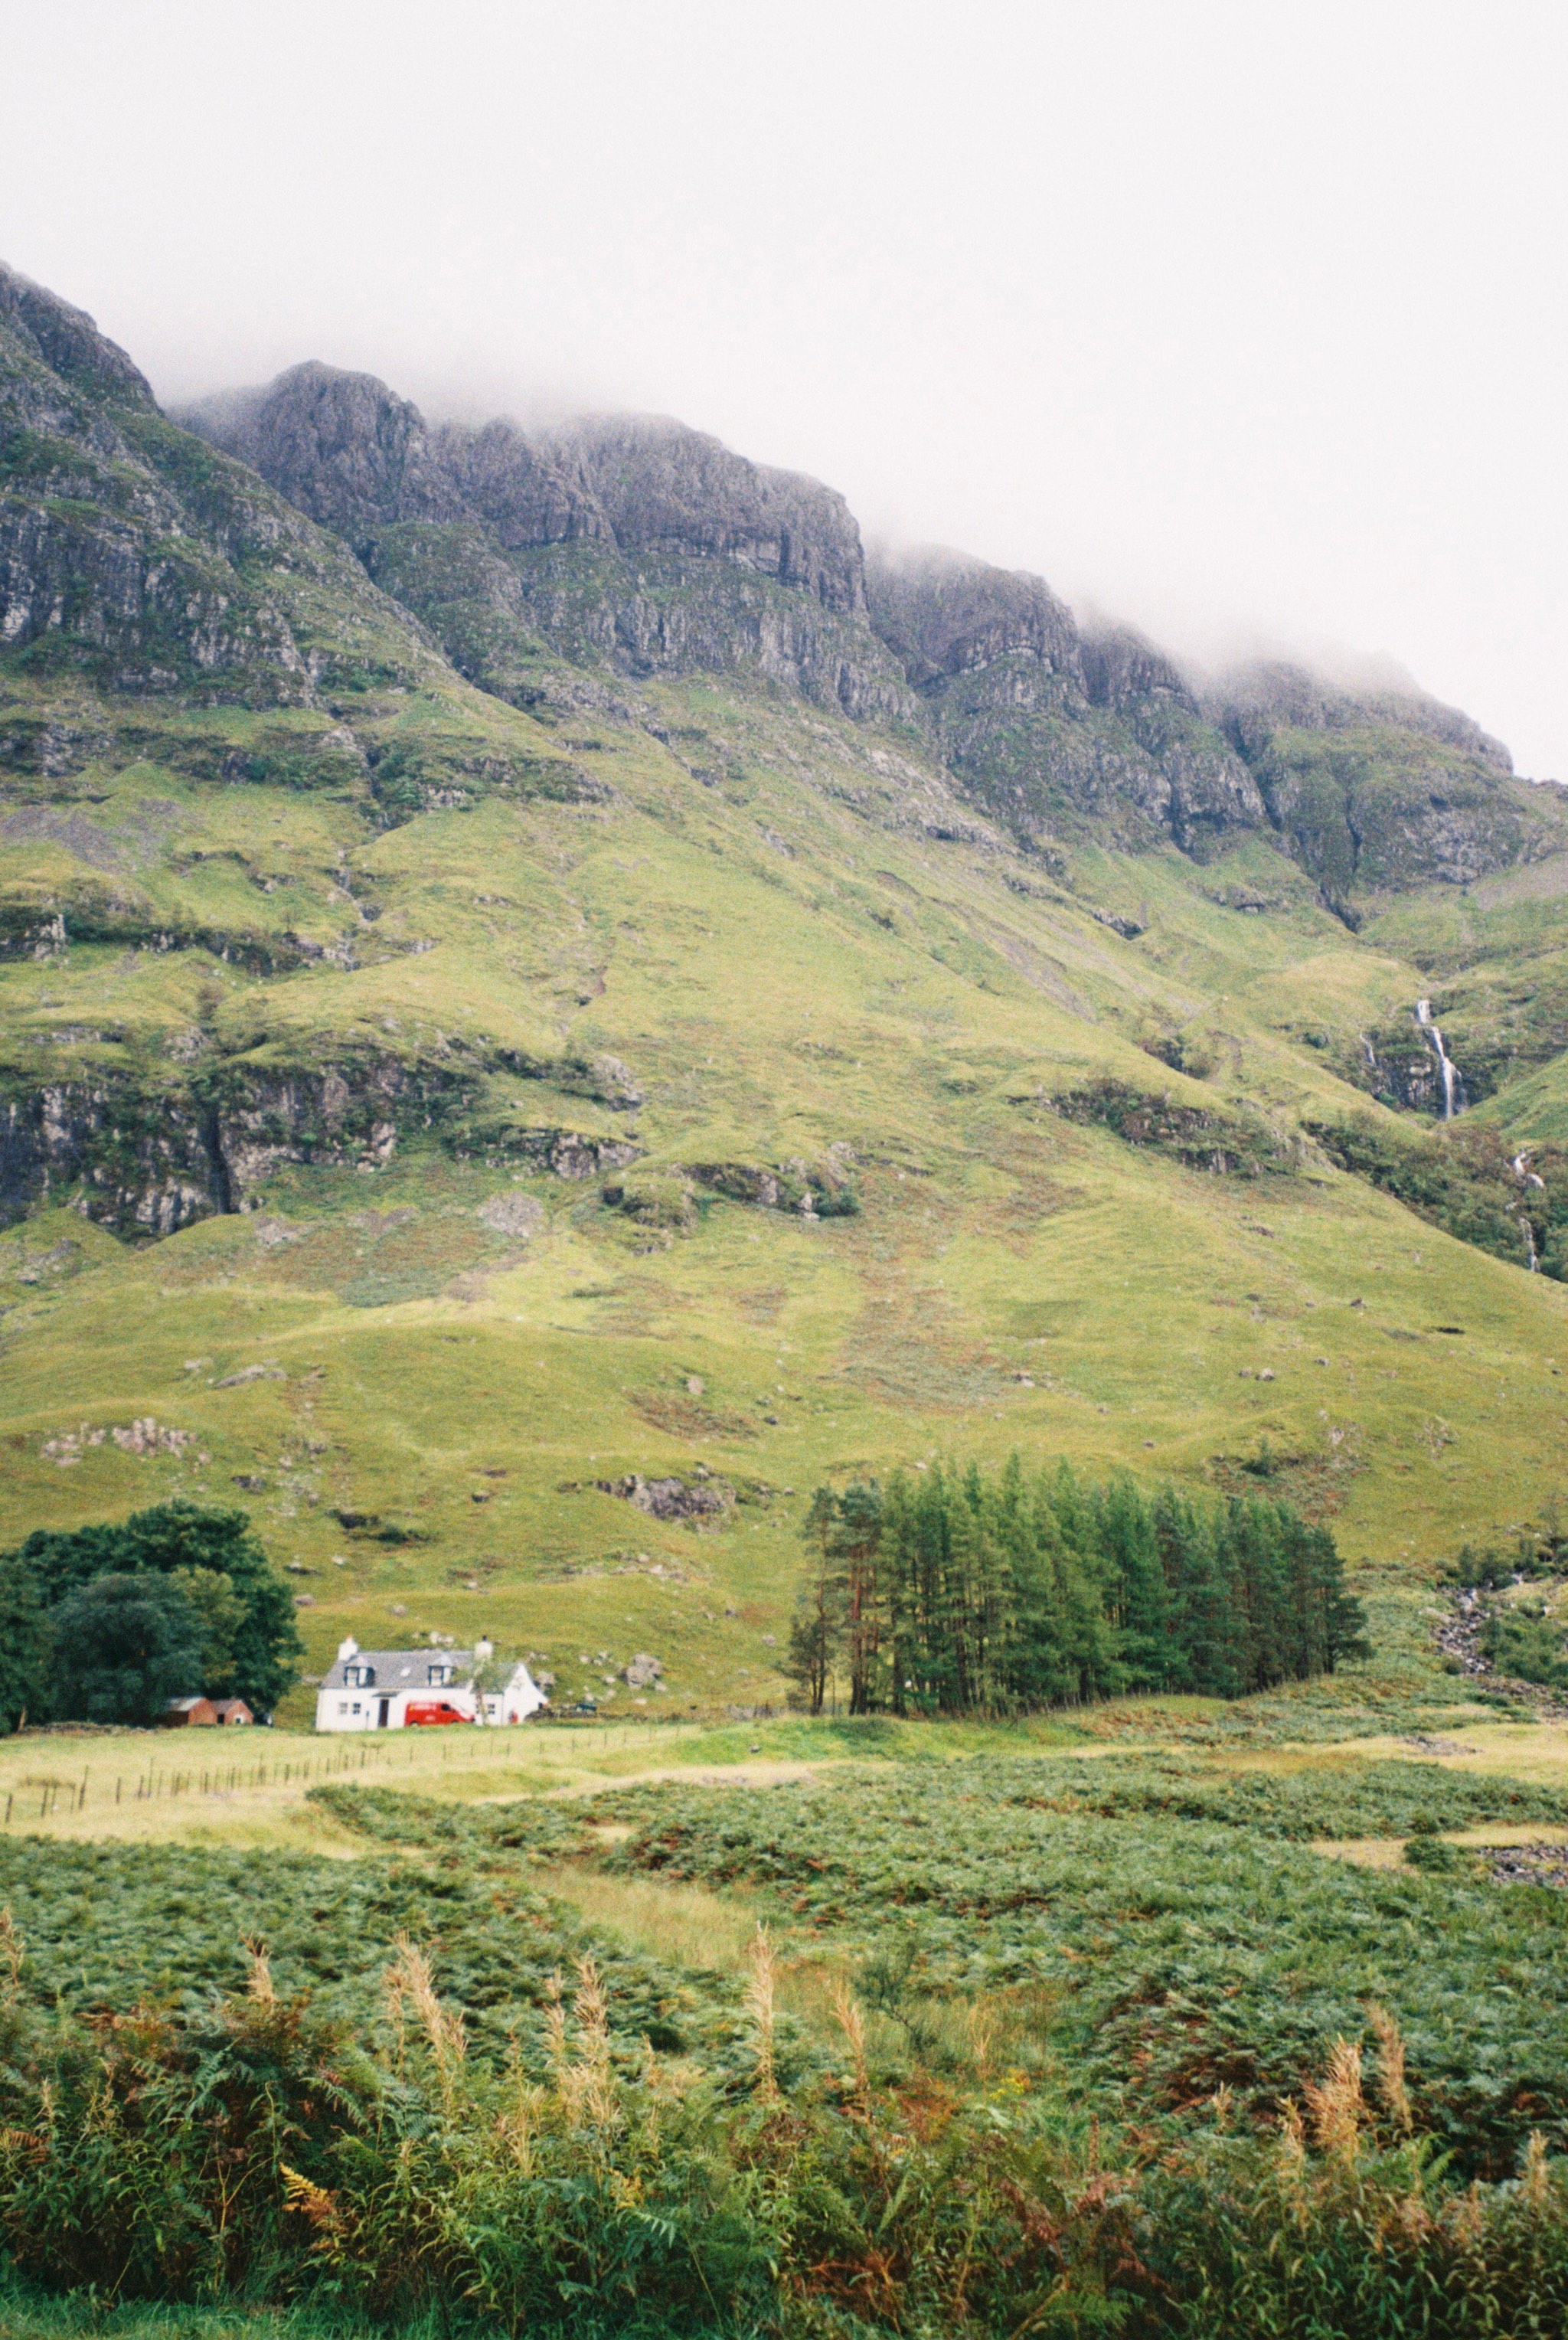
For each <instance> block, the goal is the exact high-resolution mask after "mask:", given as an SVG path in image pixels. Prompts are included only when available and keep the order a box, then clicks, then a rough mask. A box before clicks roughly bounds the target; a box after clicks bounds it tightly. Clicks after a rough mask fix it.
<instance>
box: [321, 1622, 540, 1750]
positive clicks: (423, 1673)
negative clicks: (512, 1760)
mask: <svg viewBox="0 0 1568 2340" xmlns="http://www.w3.org/2000/svg"><path fill="white" fill-rule="evenodd" d="M494 1655H495V1651H494V1649H493V1648H492V1646H491V1643H490V1642H489V1641H476V1642H475V1643H474V1645H473V1648H472V1649H471V1650H442V1649H428V1650H362V1649H361V1647H360V1645H359V1643H358V1642H357V1641H354V1640H353V1639H352V1637H351V1638H350V1639H349V1640H348V1641H342V1642H340V1643H339V1645H338V1654H337V1660H336V1662H335V1664H334V1665H333V1666H332V1670H331V1671H330V1672H328V1673H327V1674H326V1675H324V1676H323V1681H322V1686H321V1689H320V1690H319V1691H317V1693H316V1729H317V1730H405V1729H407V1728H409V1727H410V1726H417V1725H419V1724H422V1723H446V1722H492V1723H502V1722H526V1721H527V1720H528V1718H529V1716H530V1715H531V1714H537V1713H538V1711H539V1710H540V1708H541V1706H547V1705H548V1704H549V1702H550V1701H549V1700H548V1699H547V1698H546V1697H545V1695H544V1692H543V1691H541V1689H540V1687H539V1684H538V1683H537V1682H536V1681H534V1679H533V1676H532V1675H531V1673H530V1672H529V1671H528V1668H527V1667H526V1666H525V1665H521V1664H518V1665H515V1666H513V1667H512V1669H511V1672H510V1673H509V1674H508V1676H507V1678H506V1680H505V1681H504V1682H503V1683H502V1684H501V1688H500V1689H499V1690H486V1691H480V1690H478V1689H476V1687H475V1679H474V1678H475V1676H476V1674H478V1673H479V1672H480V1671H481V1669H482V1668H483V1667H485V1666H487V1665H488V1664H489V1662H490V1661H491V1658H492V1657H493V1656H494Z"/></svg>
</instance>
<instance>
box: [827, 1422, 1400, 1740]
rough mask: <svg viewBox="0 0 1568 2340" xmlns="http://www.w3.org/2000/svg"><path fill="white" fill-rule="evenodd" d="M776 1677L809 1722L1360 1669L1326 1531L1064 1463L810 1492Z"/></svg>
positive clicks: (938, 1470) (1264, 1506) (943, 1470)
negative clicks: (832, 1706)
mask: <svg viewBox="0 0 1568 2340" xmlns="http://www.w3.org/2000/svg"><path fill="white" fill-rule="evenodd" d="M802 1532H803V1534H804V1537H805V1540H806V1543H807V1546H808V1550H809V1553H810V1563H809V1569H808V1572H807V1575H806V1579H805V1581H804V1582H803V1584H802V1586H801V1588H800V1591H799V1596H798V1599H797V1601H796V1607H795V1613H794V1617H793V1620H792V1622H791V1626H790V1632H789V1652H788V1664H787V1671H788V1672H789V1675H790V1676H791V1678H792V1679H793V1680H794V1681H795V1682H796V1683H797V1685H798V1687H799V1694H800V1697H801V1700H802V1702H803V1703H804V1704H806V1705H808V1706H809V1709H810V1711H811V1712H812V1713H813V1714H819V1713H820V1712H821V1711H822V1710H823V1708H824V1706H825V1705H827V1704H828V1702H829V1698H834V1699H836V1698H837V1697H839V1696H842V1697H843V1699H844V1700H845V1702H846V1704H847V1705H848V1708H849V1712H850V1713H851V1714H873V1713H893V1714H1010V1713H1019V1712H1024V1711H1027V1710H1031V1709H1035V1708H1040V1707H1047V1706H1060V1705H1068V1704H1077V1703H1079V1702H1081V1701H1083V1700H1089V1699H1097V1698H1106V1697H1111V1696H1115V1695H1116V1694H1117V1693H1119V1692H1121V1691H1140V1690H1147V1691H1200V1692H1204V1693H1206V1694H1208V1695H1210V1696H1215V1697H1220V1698H1238V1697H1243V1696H1245V1695H1246V1694H1247V1693H1248V1692H1249V1691H1261V1690H1268V1689H1271V1688H1272V1687H1273V1686H1274V1685H1275V1684H1276V1683H1278V1682H1283V1681H1304V1680H1305V1679H1306V1677H1307V1676H1309V1675H1312V1674H1318V1673H1332V1672H1333V1671H1334V1669H1335V1665H1336V1664H1338V1662H1339V1661H1341V1660H1342V1659H1345V1658H1349V1657H1361V1656H1365V1655H1366V1654H1367V1651H1368V1645H1367V1643H1366V1641H1365V1612H1364V1611H1363V1609H1362V1606H1361V1603H1360V1602H1359V1601H1355V1600H1354V1599H1353V1598H1352V1597H1351V1596H1350V1595H1349V1594H1348V1593H1347V1592H1346V1591H1345V1567H1344V1562H1343V1561H1342V1560H1341V1558H1340V1555H1339V1552H1338V1550H1337V1548H1336V1546H1335V1541H1334V1537H1333V1535H1332V1534H1331V1532H1329V1530H1328V1529H1327V1528H1325V1527H1322V1526H1318V1525H1315V1524H1314V1523H1313V1522H1309V1521H1307V1520H1305V1519H1304V1518H1303V1516H1302V1514H1301V1513H1300V1512H1298V1511H1297V1510H1296V1509H1295V1506H1294V1505H1293V1504H1291V1503H1288V1502H1275V1501H1269V1500H1266V1499H1264V1498H1262V1497H1254V1498H1242V1497H1239V1496H1232V1497H1229V1498H1222V1497H1209V1498H1205V1497H1202V1496H1196V1495H1192V1494H1187V1493H1184V1492H1181V1491H1180V1490H1179V1489H1177V1488H1176V1487H1172V1486H1165V1487H1161V1488H1159V1489H1158V1490H1156V1492H1154V1493H1153V1494H1152V1495H1151V1494H1147V1493H1146V1492H1144V1491H1143V1490H1142V1489H1141V1488H1139V1487H1138V1486H1137V1484H1136V1482H1135V1481H1134V1480H1132V1479H1131V1478H1129V1477H1128V1476H1127V1475H1126V1473H1125V1472H1118V1473H1117V1474H1116V1476H1115V1477H1113V1478H1111V1479H1110V1480H1108V1481H1107V1482H1105V1483H1104V1484H1103V1485H1099V1486H1093V1485H1085V1484H1083V1483H1081V1482H1079V1480H1078V1479H1077V1477H1076V1476H1075V1475H1074V1473H1073V1472H1072V1470H1071V1469H1070V1468H1069V1466H1068V1465H1067V1463H1059V1464H1058V1465H1057V1467H1056V1468H1055V1469H1047V1470H1042V1471H1038V1472H1035V1473H1033V1474H1029V1473H1027V1472H1025V1470H1024V1467H1023V1465H1022V1463H1020V1461H1019V1459H1018V1457H1017V1455H1016V1454H1015V1455H1014V1456H1013V1457H1012V1459H1011V1460H1010V1461H1009V1462H1008V1463H1007V1464H1006V1465H1005V1466H1004V1468H1003V1469H1001V1470H1000V1471H998V1472H993V1473H987V1472H984V1471H982V1470H981V1469H980V1468H979V1466H978V1464H975V1463H970V1464H969V1465H968V1466H967V1467H965V1468H959V1467H958V1465H957V1464H954V1463H937V1464H933V1465H932V1466H931V1467H930V1468H929V1469H921V1470H918V1471H916V1472H904V1471H898V1472H895V1473H894V1474H893V1476H892V1477H891V1478H890V1479H889V1480H888V1482H887V1483H886V1485H880V1484H878V1482H876V1481H874V1480H870V1481H868V1480H857V1481H856V1482H854V1483H853V1484H852V1485H850V1486H849V1487H846V1488H844V1489H843V1490H842V1491H841V1492H835V1491H834V1490H833V1489H832V1488H829V1487H825V1486H824V1487H819V1488H818V1490H817V1492H816V1493H815V1495H814V1496H813V1497H812V1500H811V1504H810V1508H809V1512H808V1513H807V1517H806V1521H805V1523H804V1528H803V1531H802Z"/></svg>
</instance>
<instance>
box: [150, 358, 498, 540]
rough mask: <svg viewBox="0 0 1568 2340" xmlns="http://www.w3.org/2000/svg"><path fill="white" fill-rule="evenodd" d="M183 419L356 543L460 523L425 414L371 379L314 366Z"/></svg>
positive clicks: (185, 413) (457, 501)
mask: <svg viewBox="0 0 1568 2340" xmlns="http://www.w3.org/2000/svg"><path fill="white" fill-rule="evenodd" d="M176 420H177V421H179V422H180V423H181V424H182V425H183V426H184V428H185V429H186V430H188V431H194V432H195V433H196V435H197V436H198V437H200V438H203V439H205V440H206V441H208V442H209V443H210V444H211V445H213V446H214V447H221V448H222V449H223V452H224V453H225V454H228V455H233V456H235V457H237V459H238V460H239V461H241V462H242V463H248V464H249V465H250V468H251V470H252V471H259V472H260V473H261V475H262V477H263V480H265V481H266V482H267V484H268V485H269V487H273V488H275V489H276V490H277V491H278V493H279V494H280V495H282V496H286V497H287V499H288V501H289V502H290V503H292V504H293V506H294V507H295V509H296V511H303V512H304V513H305V514H306V515H307V517H308V518H310V519H311V520H313V521H317V522H318V523H319V524H320V526H322V527H323V528H330V529H332V530H334V531H335V532H336V533H337V534H338V535H339V536H344V537H347V538H348V539H349V540H350V542H351V543H354V544H359V543H362V542H363V540H365V539H366V538H368V537H369V536H371V535H372V534H373V532H374V531H375V530H377V529H378V528H382V527H384V526H385V525H386V524H387V523H388V522H389V521H400V520H456V519H460V518H461V517H462V515H463V511H464V505H463V501H462V498H461V494H460V492H459V491H458V490H457V488H456V486H455V485H454V484H453V482H452V481H451V479H449V477H448V475H447V471H446V468H445V465H444V464H443V463H442V461H441V459H440V456H439V454H438V453H437V451H435V450H434V449H432V445H431V442H430V434H429V432H428V431H427V430H426V428H425V421H424V417H423V416H422V414H421V412H420V411H419V409H418V407H417V406H413V405H411V403H410V402H409V401H408V400H407V399H406V398H399V397H398V396H397V395H396V393H395V392H392V391H391V390H389V389H388V388H387V386H386V384H385V382H378V381H377V380H376V378H375V376H374V375H373V374H368V373H342V372H339V371H338V369H337V368H336V367H335V366H327V365H322V364H320V363H318V362H310V363H308V364H305V365H298V366H293V367H291V368H290V370H289V372H287V373H281V374H280V375H279V376H278V378H277V380H276V381H275V382H269V383H268V384H267V385H266V387H265V388H264V389H261V390H238V391H230V392H226V393H223V394H222V395H220V396H218V397H215V398H210V399H206V400H203V401H201V402H199V403H197V404H195V405H193V406H188V407H185V408H183V409H181V410H180V411H179V412H178V413H177V416H176Z"/></svg>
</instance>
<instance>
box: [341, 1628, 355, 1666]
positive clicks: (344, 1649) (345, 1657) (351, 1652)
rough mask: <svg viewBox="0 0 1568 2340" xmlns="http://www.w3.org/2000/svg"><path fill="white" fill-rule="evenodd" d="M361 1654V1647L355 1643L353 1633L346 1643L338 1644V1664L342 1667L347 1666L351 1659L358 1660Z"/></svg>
mask: <svg viewBox="0 0 1568 2340" xmlns="http://www.w3.org/2000/svg"><path fill="white" fill-rule="evenodd" d="M359 1653H360V1645H359V1643H358V1642H357V1641H355V1639H354V1637H353V1635H352V1633H351V1634H350V1635H349V1637H348V1639H347V1641H340V1642H339V1643H338V1663H339V1664H340V1665H342V1666H346V1665H347V1663H348V1661H349V1660H350V1659H351V1658H357V1657H358V1656H359Z"/></svg>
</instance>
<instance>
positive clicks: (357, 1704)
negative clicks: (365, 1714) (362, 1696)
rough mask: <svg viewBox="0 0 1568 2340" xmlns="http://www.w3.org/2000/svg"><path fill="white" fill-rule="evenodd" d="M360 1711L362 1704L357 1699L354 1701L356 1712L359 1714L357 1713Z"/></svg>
mask: <svg viewBox="0 0 1568 2340" xmlns="http://www.w3.org/2000/svg"><path fill="white" fill-rule="evenodd" d="M359 1710H360V1702H359V1700H358V1699H357V1698H356V1699H355V1700H354V1712H355V1713H356V1714H357V1713H358V1712H359Z"/></svg>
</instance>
